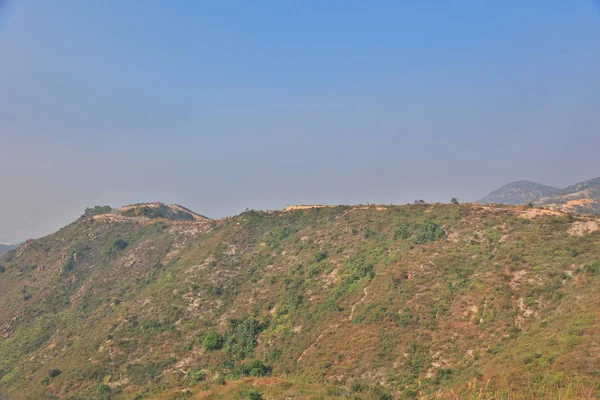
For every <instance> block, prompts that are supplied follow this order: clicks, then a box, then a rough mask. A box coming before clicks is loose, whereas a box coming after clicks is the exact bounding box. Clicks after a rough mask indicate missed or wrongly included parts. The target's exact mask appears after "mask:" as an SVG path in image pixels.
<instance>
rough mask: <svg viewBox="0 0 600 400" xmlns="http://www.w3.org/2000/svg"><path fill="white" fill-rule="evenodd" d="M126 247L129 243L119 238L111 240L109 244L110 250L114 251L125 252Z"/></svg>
mask: <svg viewBox="0 0 600 400" xmlns="http://www.w3.org/2000/svg"><path fill="white" fill-rule="evenodd" d="M127 246H129V243H127V242H126V241H125V240H124V239H121V238H118V239H115V240H113V242H112V244H111V248H112V250H114V251H120V250H125V249H126V248H127Z"/></svg>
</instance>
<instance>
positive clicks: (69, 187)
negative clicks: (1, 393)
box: [0, 0, 600, 242]
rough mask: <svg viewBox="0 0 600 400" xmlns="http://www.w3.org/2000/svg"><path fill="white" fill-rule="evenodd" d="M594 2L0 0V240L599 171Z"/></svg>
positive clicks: (475, 189) (440, 197)
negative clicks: (113, 220) (103, 219)
mask: <svg viewBox="0 0 600 400" xmlns="http://www.w3.org/2000/svg"><path fill="white" fill-rule="evenodd" d="M2 4H3V3H2V1H1V0H0V7H2ZM599 16H600V14H599V13H598V6H597V3H596V2H595V1H593V0H575V1H572V2H561V1H550V2H548V1H541V0H535V1H532V2H528V3H527V4H522V3H521V2H503V3H501V4H500V3H485V4H483V3H482V2H479V1H475V0H470V1H464V2H461V3H460V4H448V3H443V4H435V3H433V2H422V3H421V2H420V3H408V2H407V3H403V4H397V3H396V2H391V1H380V2H376V3H370V4H363V3H361V2H354V1H351V2H339V1H333V2H328V3H326V4H322V3H318V2H314V3H313V2H307V3H301V4H294V3H291V2H269V1H267V2H264V3H261V4H252V5H250V4H246V3H244V2H235V1H229V2H222V3H219V4H213V3H208V2H193V1H182V2H178V3H163V2H158V1H148V2H145V3H143V4H141V5H139V4H138V5H135V4H133V3H127V2H117V1H112V2H110V1H109V2H103V3H102V4H98V3H88V2H86V3H81V2H77V1H64V2H42V1H39V0H38V1H36V0H31V1H23V2H16V1H12V2H10V1H9V2H5V4H4V7H3V8H2V9H0V54H2V55H3V73H2V74H0V90H2V92H3V93H7V94H9V95H7V96H3V98H2V99H0V132H2V133H1V134H0V167H2V171H3V177H2V181H1V184H2V187H3V193H4V194H5V195H4V196H3V202H2V207H0V221H2V224H0V238H4V239H2V240H6V241H15V240H26V239H29V238H35V237H41V236H44V235H47V234H49V233H51V232H55V231H56V230H58V229H59V228H60V227H62V226H64V225H66V224H68V223H70V222H72V221H74V220H75V219H76V218H78V217H79V216H80V215H81V214H82V213H83V211H84V209H85V208H86V207H93V206H95V205H104V204H108V205H111V206H114V207H120V206H123V205H127V204H134V203H137V202H149V201H152V200H154V199H157V200H160V201H161V202H165V203H167V204H181V205H183V206H185V207H188V208H190V209H191V210H193V211H195V212H198V213H200V214H202V215H207V216H209V217H210V218H222V217H225V216H230V215H237V214H239V213H240V212H243V210H245V209H259V210H260V209H268V210H276V209H283V208H284V207H285V206H287V205H298V204H312V203H315V204H327V205H336V204H398V205H400V204H406V203H411V202H413V201H414V200H417V199H423V200H426V201H427V202H431V203H433V202H443V203H444V202H448V201H449V200H450V198H451V197H457V198H458V199H459V200H460V201H461V202H473V201H476V200H478V199H481V198H482V197H484V196H486V195H487V194H489V193H490V192H492V191H493V190H495V189H497V188H499V187H501V186H503V185H506V184H508V183H511V182H514V181H519V180H528V181H531V182H536V183H540V184H543V185H548V186H553V187H558V188H564V187H566V186H569V185H572V184H575V183H578V182H582V181H585V180H587V179H593V178H595V177H598V176H600V165H599V164H598V162H597V156H596V152H597V150H596V149H598V148H600V135H598V134H597V132H596V130H597V126H598V125H599V124H600V116H599V115H598V114H597V112H596V110H597V109H598V108H600V79H598V74H597V71H596V70H597V68H596V67H595V66H597V65H598V64H599V63H600V41H598V39H597V38H598V37H600V18H599ZM2 240H0V242H2Z"/></svg>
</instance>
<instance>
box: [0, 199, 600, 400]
mask: <svg viewBox="0 0 600 400" xmlns="http://www.w3.org/2000/svg"><path fill="white" fill-rule="evenodd" d="M167 207H173V206H167ZM127 210H129V209H128V208H125V211H123V210H120V211H119V210H117V211H112V210H111V211H110V212H109V213H100V214H97V215H91V216H88V217H83V218H80V219H79V220H77V221H76V222H74V223H72V224H70V225H68V226H66V227H65V228H63V229H61V230H60V231H58V232H57V233H55V234H53V235H50V236H47V237H45V238H41V239H39V240H34V241H29V242H26V243H24V244H23V245H22V246H21V247H20V248H19V249H18V250H17V251H16V252H11V253H9V254H7V255H4V256H3V257H2V258H0V265H1V266H2V271H3V273H0V304H2V312H1V313H0V392H1V393H3V394H4V395H5V396H7V397H8V398H10V399H25V398H35V399H45V398H56V397H58V398H70V399H80V398H81V399H89V398H115V399H117V398H127V399H133V398H136V399H141V398H177V397H181V396H186V397H187V396H189V395H190V393H191V395H193V396H197V397H198V398H201V397H202V398H203V396H204V395H203V393H205V394H208V393H210V391H213V390H214V391H217V392H218V391H219V390H221V389H219V388H223V389H222V390H223V391H225V390H233V389H232V388H236V387H237V386H236V385H237V382H243V379H242V381H238V379H240V378H243V377H244V376H253V377H256V378H252V379H256V380H257V381H256V382H258V383H257V384H259V383H260V382H263V383H262V384H263V385H264V387H265V388H267V389H265V390H269V391H271V392H270V393H272V394H271V396H273V398H280V397H276V396H283V393H288V394H289V393H291V394H296V395H298V394H299V393H305V395H306V396H305V397H299V398H311V397H313V395H312V394H311V393H313V394H314V397H318V396H320V397H322V398H347V396H356V394H353V393H358V392H360V393H361V394H360V396H361V398H365V399H368V398H379V399H381V398H389V397H385V395H387V394H390V395H393V396H395V397H399V396H403V397H415V396H417V394H418V393H422V394H428V393H434V392H435V391H437V390H445V389H448V388H460V387H464V386H465V385H466V384H467V383H468V382H471V381H472V380H473V378H477V379H479V380H483V381H486V380H487V379H488V378H490V379H492V381H491V384H490V387H491V386H494V385H498V386H502V385H503V384H504V383H506V382H512V383H513V385H515V384H517V385H518V384H519V383H521V384H523V385H533V383H535V385H534V386H532V387H531V389H527V391H526V392H527V395H528V396H529V397H531V396H532V394H531V393H536V392H535V391H536V390H544V387H548V386H544V385H555V384H560V385H567V384H568V382H569V379H570V377H571V376H576V377H577V378H576V379H580V380H583V381H586V380H587V381H589V382H594V381H596V380H597V379H598V377H597V374H598V372H597V371H598V369H597V360H598V359H599V358H600V346H599V345H598V340H597V335H596V332H597V331H598V330H599V329H600V322H599V320H598V316H599V315H600V314H599V313H600V310H599V308H598V302H597V298H598V294H599V293H598V290H599V289H598V288H599V287H600V261H598V258H599V256H598V254H600V220H599V219H597V218H594V217H572V216H569V215H567V214H563V213H560V212H554V211H550V210H537V209H529V210H520V209H517V208H510V207H509V208H501V207H489V206H476V205H468V204H465V205H439V204H437V205H426V204H423V205H421V204H418V205H409V206H386V207H383V206H355V207H350V206H340V207H325V208H313V209H299V210H290V211H287V212H286V211H275V212H256V211H249V212H245V213H243V214H240V215H238V216H236V217H232V218H227V219H223V220H216V221H213V220H210V219H207V218H194V219H193V220H189V219H185V218H184V219H180V218H178V217H173V216H172V215H171V214H170V213H166V214H162V213H161V214H160V215H156V214H154V213H153V214H152V215H151V216H150V217H149V216H147V215H144V212H140V213H138V212H133V213H131V215H125V214H129V213H128V212H127ZM165 216H166V217H167V218H165ZM169 216H171V217H172V218H169ZM268 374H270V375H272V377H271V378H268V379H271V381H268V382H270V383H268V382H266V383H265V381H260V379H263V378H258V377H257V376H261V375H268ZM295 377H297V379H296V378H295ZM244 379H250V378H244ZM264 379H267V378H264ZM223 382H230V383H228V384H227V385H226V386H224V387H223V386H222V384H223ZM307 382H314V384H311V385H308V384H307ZM244 387H245V386H244ZM250 387H252V385H250ZM261 387H262V386H261ZM565 387H567V386H565ZM228 388H229V389H228ZM182 390H190V391H191V392H190V393H187V392H186V393H184V392H182ZM204 390H209V391H208V392H205V391H204ZM244 390H246V389H244ZM248 390H251V389H250V388H248ZM529 390H532V391H533V392H531V393H530V392H529ZM228 393H230V392H228ZM0 396H1V395H0ZM53 396H55V397H53ZM215 396H218V394H215ZM236 396H237V397H239V398H244V397H243V396H244V394H240V393H230V397H220V398H231V397H236ZM214 398H219V397H214Z"/></svg>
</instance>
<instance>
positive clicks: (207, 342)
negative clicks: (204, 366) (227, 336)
mask: <svg viewBox="0 0 600 400" xmlns="http://www.w3.org/2000/svg"><path fill="white" fill-rule="evenodd" d="M223 343H224V340H223V336H221V335H219V334H218V333H217V332H212V331H211V332H208V333H207V334H206V336H205V337H204V340H203V341H202V346H203V347H204V348H205V349H206V350H221V349H222V348H223Z"/></svg>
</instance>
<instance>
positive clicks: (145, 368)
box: [127, 358, 175, 385]
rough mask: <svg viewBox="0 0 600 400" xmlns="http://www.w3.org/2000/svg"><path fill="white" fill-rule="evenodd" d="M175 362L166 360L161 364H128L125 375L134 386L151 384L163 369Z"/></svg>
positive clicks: (171, 359)
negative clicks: (126, 374)
mask: <svg viewBox="0 0 600 400" xmlns="http://www.w3.org/2000/svg"><path fill="white" fill-rule="evenodd" d="M174 361H175V360H174V359H173V358H168V359H166V360H165V361H162V362H151V363H148V364H129V365H128V366H127V373H128V375H129V379H130V381H131V383H133V384H134V385H144V384H147V383H149V382H152V381H153V380H154V379H155V378H156V377H157V376H159V375H160V374H161V372H162V371H163V369H165V368H166V367H168V366H169V365H171V364H172V363H173V362H174Z"/></svg>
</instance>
